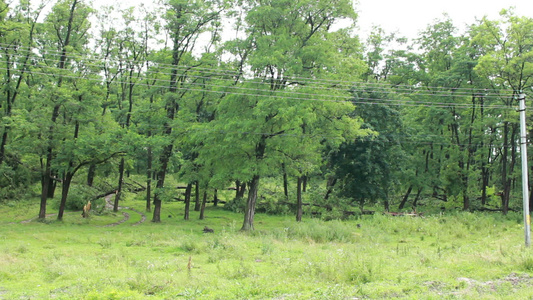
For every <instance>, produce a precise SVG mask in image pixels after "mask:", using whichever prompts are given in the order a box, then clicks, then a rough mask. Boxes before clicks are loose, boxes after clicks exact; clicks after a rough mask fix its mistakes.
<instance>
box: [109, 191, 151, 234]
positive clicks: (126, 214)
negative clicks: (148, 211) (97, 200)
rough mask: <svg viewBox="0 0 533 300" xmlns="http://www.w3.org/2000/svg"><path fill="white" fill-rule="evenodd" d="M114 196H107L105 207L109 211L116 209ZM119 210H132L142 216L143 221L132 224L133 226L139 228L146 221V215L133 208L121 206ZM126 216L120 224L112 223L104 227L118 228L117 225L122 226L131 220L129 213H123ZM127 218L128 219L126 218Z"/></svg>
mask: <svg viewBox="0 0 533 300" xmlns="http://www.w3.org/2000/svg"><path fill="white" fill-rule="evenodd" d="M113 195H115V194H114V193H113V194H109V195H107V196H105V198H104V199H105V207H106V208H107V209H109V210H112V209H113V207H114V203H113V202H112V200H111V198H113ZM118 209H128V210H131V211H134V212H136V213H138V214H139V215H141V219H140V220H139V221H138V222H135V223H134V224H132V226H137V225H139V224H142V223H144V222H145V221H146V215H145V214H144V213H142V212H140V211H138V210H136V209H134V208H131V207H127V206H119V207H118ZM122 214H123V215H124V219H122V220H120V221H118V222H115V223H112V224H108V225H105V226H104V227H112V226H117V225H120V224H122V223H124V222H126V221H127V220H129V218H130V215H129V214H128V213H125V212H123V213H122ZM126 216H127V217H126Z"/></svg>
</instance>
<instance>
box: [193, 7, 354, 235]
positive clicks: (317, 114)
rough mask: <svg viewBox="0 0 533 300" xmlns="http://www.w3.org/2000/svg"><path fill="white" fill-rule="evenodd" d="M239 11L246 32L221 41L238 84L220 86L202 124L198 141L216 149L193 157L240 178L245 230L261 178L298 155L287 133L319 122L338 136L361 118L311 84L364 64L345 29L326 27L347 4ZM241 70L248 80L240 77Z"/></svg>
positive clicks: (350, 14)
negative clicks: (204, 129) (209, 117)
mask: <svg viewBox="0 0 533 300" xmlns="http://www.w3.org/2000/svg"><path fill="white" fill-rule="evenodd" d="M243 10H245V11H248V13H247V15H246V16H245V18H244V19H243V20H238V21H237V24H238V25H239V26H240V25H242V26H243V27H246V28H247V29H246V30H245V32H243V34H244V35H245V36H246V37H245V38H242V39H237V40H234V41H231V42H229V43H228V44H227V49H228V51H230V52H231V53H232V54H234V55H235V61H234V64H235V66H236V67H237V69H236V72H237V74H236V80H235V82H237V85H236V86H229V87H228V88H226V90H225V91H226V93H227V94H228V95H227V96H225V97H224V98H223V99H221V102H220V104H219V106H218V109H217V113H216V117H215V120H213V121H212V122H211V123H210V124H209V127H210V128H211V129H212V130H210V133H211V134H209V133H206V136H205V140H206V143H207V142H208V143H209V145H211V146H213V145H216V146H215V147H211V149H206V148H207V147H206V148H204V149H201V150H200V156H201V157H202V158H201V160H202V161H205V162H209V163H210V164H212V165H214V166H215V169H216V172H223V173H224V174H226V176H227V177H229V178H233V179H234V180H238V181H241V182H243V181H244V182H247V187H248V189H249V192H248V198H247V200H246V209H245V213H244V214H245V215H244V221H243V226H242V228H241V230H244V231H248V230H252V229H253V223H254V215H255V207H256V203H257V192H258V189H259V182H260V179H261V178H262V177H264V176H270V175H272V174H274V173H276V172H277V171H279V170H280V168H281V164H282V162H283V161H284V160H286V158H288V157H291V156H292V157H294V158H296V157H299V156H301V155H298V154H297V153H296V152H301V149H297V146H296V145H297V144H296V143H297V139H296V140H295V139H293V138H292V137H293V136H304V135H305V134H303V133H302V128H305V127H306V126H307V124H309V125H310V128H318V127H313V126H317V125H318V123H319V122H320V121H322V122H324V123H323V124H321V125H325V126H324V128H327V129H325V130H324V131H322V132H333V133H332V137H333V139H337V138H340V139H341V140H342V139H343V138H344V137H345V136H346V133H347V132H350V133H352V134H353V135H357V133H358V132H359V131H358V129H359V126H360V123H359V122H358V121H357V120H355V119H351V118H349V117H348V112H349V111H351V110H352V109H353V106H352V105H351V103H347V102H334V101H324V100H326V99H327V98H326V97H332V96H333V97H334V96H340V95H343V94H342V92H339V93H340V95H339V94H337V92H333V93H331V91H328V92H329V94H327V92H325V91H326V87H324V86H322V87H313V86H312V85H314V84H315V82H316V81H319V82H320V80H321V79H322V78H324V77H325V76H326V74H337V75H338V76H342V75H343V71H341V70H343V68H350V67H355V68H353V69H352V72H356V73H357V72H360V71H361V70H362V68H361V66H362V65H363V64H362V63H361V61H360V59H358V58H357V57H351V56H350V55H352V53H349V52H348V51H346V49H347V48H348V47H346V49H345V48H343V47H342V46H343V45H342V44H341V42H342V41H343V39H342V38H339V36H341V35H342V36H343V38H344V40H345V41H353V40H354V39H353V38H352V37H350V36H349V35H348V30H343V31H338V32H330V28H331V26H332V24H333V23H334V22H335V21H336V20H338V19H341V18H346V19H349V20H352V21H353V20H354V19H355V12H354V11H353V7H352V6H351V3H350V2H349V1H334V2H333V3H332V2H330V1H328V2H326V1H292V2H288V1H278V0H273V1H267V2H256V1H248V2H245V3H244V4H243ZM244 24H245V25H244ZM350 50H351V49H350ZM348 53H349V54H348ZM341 58H342V59H341ZM245 67H249V68H250V70H251V72H252V73H253V78H252V79H249V80H246V79H245V78H243V77H242V76H241V75H242V73H241V72H242V70H243V69H245ZM324 85H327V84H324ZM320 91H321V92H320ZM307 100H311V101H307ZM322 114H325V115H322ZM317 120H320V121H317ZM324 120H328V121H330V122H329V123H328V122H325V121H324ZM315 124H316V125H315ZM333 128H336V129H337V130H334V129H333ZM359 133H360V132H359ZM311 136H312V135H311ZM317 136H320V135H318V134H317ZM317 139H318V138H317V137H316V136H313V138H312V139H310V140H311V141H312V142H316V140H317ZM306 143H307V141H306ZM284 148H285V149H284ZM288 148H291V149H292V150H288ZM310 149H311V151H312V149H313V147H310ZM290 152H293V153H290ZM293 154H294V155H293ZM307 158H309V157H307ZM303 163H304V162H302V164H303ZM235 164H238V165H239V168H235V167H234V165H235Z"/></svg>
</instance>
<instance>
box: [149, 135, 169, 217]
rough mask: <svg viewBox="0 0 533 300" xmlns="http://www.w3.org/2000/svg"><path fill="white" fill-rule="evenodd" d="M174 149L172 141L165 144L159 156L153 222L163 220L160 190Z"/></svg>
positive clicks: (163, 184)
mask: <svg viewBox="0 0 533 300" xmlns="http://www.w3.org/2000/svg"><path fill="white" fill-rule="evenodd" d="M172 149H173V144H172V143H171V144H169V145H167V146H165V148H164V149H163V152H162V153H161V156H160V158H159V163H160V169H159V171H158V172H157V184H156V188H157V190H156V191H157V192H156V193H155V195H154V214H153V217H152V222H154V223H160V222H161V196H160V194H159V193H160V192H159V191H161V190H162V189H163V187H164V186H165V177H166V174H167V167H168V161H169V160H170V156H171V155H172Z"/></svg>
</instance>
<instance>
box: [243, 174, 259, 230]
mask: <svg viewBox="0 0 533 300" xmlns="http://www.w3.org/2000/svg"><path fill="white" fill-rule="evenodd" d="M249 186H250V189H249V191H248V200H247V201H246V210H245V211H244V222H243V224H242V228H241V230H242V231H250V230H254V215H255V204H256V202H257V190H258V188H259V175H254V176H253V178H252V181H251V182H250V184H249Z"/></svg>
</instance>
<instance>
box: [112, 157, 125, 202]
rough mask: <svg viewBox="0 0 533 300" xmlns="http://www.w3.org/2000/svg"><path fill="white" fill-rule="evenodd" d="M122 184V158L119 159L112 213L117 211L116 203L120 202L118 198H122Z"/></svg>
mask: <svg viewBox="0 0 533 300" xmlns="http://www.w3.org/2000/svg"><path fill="white" fill-rule="evenodd" d="M123 182H124V158H121V159H120V164H119V166H118V189H117V193H116V194H115V203H114V204H113V211H114V212H117V211H118V203H119V201H120V197H121V196H122V185H123Z"/></svg>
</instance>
